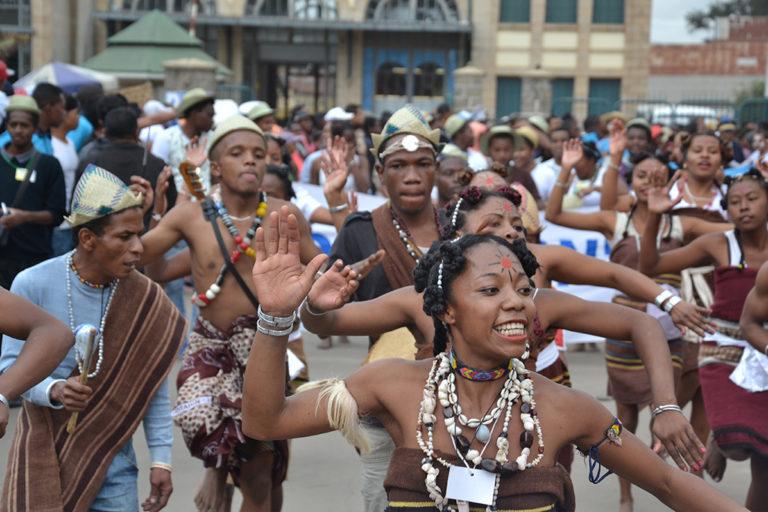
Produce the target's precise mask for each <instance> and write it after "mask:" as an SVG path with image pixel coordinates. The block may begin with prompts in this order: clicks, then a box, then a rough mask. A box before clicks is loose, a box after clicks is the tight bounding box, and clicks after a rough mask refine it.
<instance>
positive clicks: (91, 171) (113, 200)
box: [67, 164, 141, 227]
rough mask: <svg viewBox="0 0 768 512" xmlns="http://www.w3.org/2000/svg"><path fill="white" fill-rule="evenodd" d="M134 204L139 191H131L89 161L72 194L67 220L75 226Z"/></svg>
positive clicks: (137, 201) (116, 178)
mask: <svg viewBox="0 0 768 512" xmlns="http://www.w3.org/2000/svg"><path fill="white" fill-rule="evenodd" d="M136 206H141V194H135V193H134V192H133V191H132V190H131V189H130V188H128V186H127V185H126V184H125V183H123V182H122V180H120V178H118V177H117V176H115V175H114V174H112V173H111V172H109V171H107V170H105V169H102V168H101V167H97V166H95V165H93V164H91V165H89V166H88V167H86V168H85V171H84V172H83V175H82V176H81V177H80V181H78V182H77V186H76V187H75V192H74V194H72V212H71V214H70V215H69V217H67V222H69V223H70V224H71V225H72V227H76V226H79V225H81V224H85V223H87V222H91V221H92V220H96V219H100V218H102V217H106V216H107V215H112V214H113V213H117V212H120V211H123V210H125V209H127V208H134V207H136Z"/></svg>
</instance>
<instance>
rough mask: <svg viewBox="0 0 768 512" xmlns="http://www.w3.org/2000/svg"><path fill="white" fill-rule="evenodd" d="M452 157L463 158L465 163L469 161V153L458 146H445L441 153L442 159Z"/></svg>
mask: <svg viewBox="0 0 768 512" xmlns="http://www.w3.org/2000/svg"><path fill="white" fill-rule="evenodd" d="M451 157H456V158H461V159H462V160H464V161H466V160H468V159H469V156H468V155H467V152H466V151H462V149H461V148H460V147H459V146H457V145H456V144H446V145H445V146H443V150H442V151H440V159H441V160H445V159H446V158H451Z"/></svg>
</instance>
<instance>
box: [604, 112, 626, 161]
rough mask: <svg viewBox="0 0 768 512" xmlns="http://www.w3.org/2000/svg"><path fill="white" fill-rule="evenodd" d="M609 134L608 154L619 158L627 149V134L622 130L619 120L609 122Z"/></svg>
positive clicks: (622, 126)
mask: <svg viewBox="0 0 768 512" xmlns="http://www.w3.org/2000/svg"><path fill="white" fill-rule="evenodd" d="M608 133H609V134H610V137H611V138H610V146H609V152H610V154H611V155H612V156H613V155H616V156H621V155H623V154H624V150H625V149H626V148H627V132H626V130H625V129H624V123H623V122H622V121H621V120H620V119H615V120H614V121H612V122H611V124H610V127H609V128H608Z"/></svg>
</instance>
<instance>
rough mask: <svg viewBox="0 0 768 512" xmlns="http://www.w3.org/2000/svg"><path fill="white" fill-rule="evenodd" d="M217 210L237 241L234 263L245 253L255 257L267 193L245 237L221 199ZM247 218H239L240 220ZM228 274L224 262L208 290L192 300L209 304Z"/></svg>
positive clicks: (201, 304) (265, 208)
mask: <svg viewBox="0 0 768 512" xmlns="http://www.w3.org/2000/svg"><path fill="white" fill-rule="evenodd" d="M216 211H217V212H218V214H219V217H221V221H222V222H223V223H224V227H226V228H227V231H228V232H229V234H230V235H232V238H233V239H234V241H235V248H234V249H233V250H232V253H231V254H230V255H229V257H230V259H231V260H232V264H235V263H237V262H238V261H239V260H240V257H241V256H242V255H243V254H245V255H246V256H248V257H249V258H251V259H255V258H256V251H254V250H253V248H252V247H251V241H252V240H253V237H254V236H255V235H256V230H257V229H258V228H259V226H261V223H262V221H263V219H264V216H265V215H266V214H267V194H266V193H264V192H261V193H260V198H259V206H258V207H257V208H256V213H255V215H253V222H252V223H251V227H250V228H248V231H247V232H246V233H245V237H243V236H241V235H240V230H238V229H237V226H235V223H234V222H233V221H232V216H231V215H230V214H229V212H228V211H227V208H226V207H225V206H224V203H223V202H221V201H219V202H217V203H216ZM247 218H248V217H245V219H247ZM245 219H239V218H238V220H245ZM226 274H227V265H226V264H224V265H222V266H221V268H220V269H219V275H218V276H216V279H215V280H214V281H213V283H212V284H211V286H209V287H208V290H206V291H205V292H204V293H199V294H197V295H194V296H193V297H192V302H193V303H194V304H195V305H197V306H198V307H201V308H204V307H206V306H207V305H209V304H210V303H211V302H212V301H213V299H215V298H216V296H217V295H218V294H219V293H221V285H222V284H223V283H224V276H226Z"/></svg>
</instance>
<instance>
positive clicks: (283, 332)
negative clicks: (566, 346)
mask: <svg viewBox="0 0 768 512" xmlns="http://www.w3.org/2000/svg"><path fill="white" fill-rule="evenodd" d="M256 330H257V331H259V332H260V333H261V334H265V335H267V336H273V337H275V338H280V337H283V336H288V335H289V334H291V332H293V325H291V326H290V327H288V328H286V329H270V328H269V327H267V326H264V325H262V320H261V319H259V320H258V321H257V322H256Z"/></svg>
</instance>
